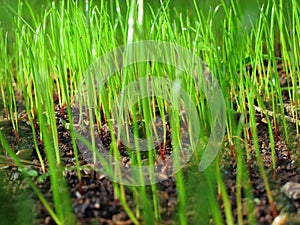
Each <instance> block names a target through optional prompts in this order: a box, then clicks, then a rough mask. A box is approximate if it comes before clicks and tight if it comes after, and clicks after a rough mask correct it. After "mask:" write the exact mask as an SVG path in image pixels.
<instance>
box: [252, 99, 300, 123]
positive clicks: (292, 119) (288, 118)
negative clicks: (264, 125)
mask: <svg viewBox="0 0 300 225" xmlns="http://www.w3.org/2000/svg"><path fill="white" fill-rule="evenodd" d="M247 106H248V104H247ZM248 107H249V106H248ZM253 107H254V110H255V111H256V112H259V113H263V114H265V115H266V114H267V115H268V116H271V117H276V118H278V117H279V118H280V117H281V118H282V117H284V118H285V120H286V121H288V122H290V123H294V124H296V125H298V126H300V121H299V120H296V119H295V118H293V117H290V116H287V115H282V114H280V113H274V112H273V111H271V110H268V109H263V108H261V107H259V106H256V105H254V106H253Z"/></svg>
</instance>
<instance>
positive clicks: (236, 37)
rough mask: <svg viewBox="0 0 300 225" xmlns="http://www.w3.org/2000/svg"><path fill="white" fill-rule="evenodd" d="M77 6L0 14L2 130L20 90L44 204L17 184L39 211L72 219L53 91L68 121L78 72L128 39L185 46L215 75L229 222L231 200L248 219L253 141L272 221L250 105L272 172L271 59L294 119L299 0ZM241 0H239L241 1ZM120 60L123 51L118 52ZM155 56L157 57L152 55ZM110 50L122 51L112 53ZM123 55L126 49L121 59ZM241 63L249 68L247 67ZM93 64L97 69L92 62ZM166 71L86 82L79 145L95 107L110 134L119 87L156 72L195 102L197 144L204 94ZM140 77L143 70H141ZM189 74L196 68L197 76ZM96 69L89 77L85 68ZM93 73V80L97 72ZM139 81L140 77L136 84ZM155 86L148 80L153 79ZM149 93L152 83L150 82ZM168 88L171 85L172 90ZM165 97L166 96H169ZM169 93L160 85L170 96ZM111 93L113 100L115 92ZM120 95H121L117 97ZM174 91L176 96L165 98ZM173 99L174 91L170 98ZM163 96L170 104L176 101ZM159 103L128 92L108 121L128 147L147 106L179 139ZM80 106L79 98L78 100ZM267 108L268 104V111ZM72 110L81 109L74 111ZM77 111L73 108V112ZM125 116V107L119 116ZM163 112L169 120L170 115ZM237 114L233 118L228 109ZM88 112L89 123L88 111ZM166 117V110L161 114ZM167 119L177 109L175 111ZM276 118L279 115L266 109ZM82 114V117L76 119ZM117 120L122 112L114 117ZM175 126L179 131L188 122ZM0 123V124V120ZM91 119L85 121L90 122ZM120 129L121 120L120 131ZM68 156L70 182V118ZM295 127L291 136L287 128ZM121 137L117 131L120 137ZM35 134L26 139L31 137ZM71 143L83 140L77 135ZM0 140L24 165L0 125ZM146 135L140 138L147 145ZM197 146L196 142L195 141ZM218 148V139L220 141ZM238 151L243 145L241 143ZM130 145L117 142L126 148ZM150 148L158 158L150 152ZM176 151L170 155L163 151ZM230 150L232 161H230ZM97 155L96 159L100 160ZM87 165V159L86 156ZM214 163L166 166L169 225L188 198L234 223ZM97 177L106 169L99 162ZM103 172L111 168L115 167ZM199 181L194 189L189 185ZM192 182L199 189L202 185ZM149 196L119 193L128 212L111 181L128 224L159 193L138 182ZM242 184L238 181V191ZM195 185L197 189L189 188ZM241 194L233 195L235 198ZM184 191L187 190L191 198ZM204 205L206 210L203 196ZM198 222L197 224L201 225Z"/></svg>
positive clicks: (150, 216)
mask: <svg viewBox="0 0 300 225" xmlns="http://www.w3.org/2000/svg"><path fill="white" fill-rule="evenodd" d="M78 2H79V1H53V2H51V3H49V4H47V3H43V4H41V5H40V6H39V7H38V10H37V9H34V8H33V6H32V5H31V4H30V1H21V0H19V1H18V2H17V8H15V7H12V6H10V5H8V4H5V5H4V6H3V7H4V8H3V9H2V10H5V12H6V13H7V14H8V15H10V16H11V18H13V23H10V25H9V27H7V26H6V23H3V24H0V32H1V37H0V53H1V57H0V65H1V73H0V76H1V79H0V93H1V100H2V101H3V105H4V108H5V111H6V112H7V118H6V119H7V120H10V121H11V124H12V127H13V131H14V133H15V135H16V137H17V136H18V123H19V119H20V118H18V116H17V115H18V109H17V96H16V94H18V95H20V96H22V99H23V100H24V104H25V107H26V111H27V115H28V120H29V121H30V124H31V126H32V131H33V133H34V134H35V133H36V132H37V130H36V128H37V124H36V123H38V127H39V129H40V130H39V132H40V136H39V137H40V139H35V140H34V143H35V150H36V152H37V155H38V157H39V160H40V164H41V167H42V170H43V171H44V172H46V171H47V170H49V171H51V172H50V180H51V185H52V194H53V202H54V208H52V207H51V206H50V204H49V203H48V202H47V201H46V200H45V198H44V196H43V195H42V194H41V192H40V190H39V189H38V188H37V186H36V185H35V184H34V182H33V181H32V180H31V177H30V176H28V174H26V173H24V175H25V176H26V177H27V180H28V182H29V184H30V185H31V186H32V188H33V190H34V192H35V193H36V194H37V196H38V197H39V199H40V200H41V202H42V203H43V204H44V206H45V208H46V209H47V210H48V212H49V214H50V215H51V216H52V218H53V219H54V221H55V222H56V223H57V224H72V223H73V222H72V221H73V220H74V215H73V213H72V208H71V202H70V199H69V197H68V196H69V193H68V190H67V186H66V184H65V180H64V176H63V172H64V165H63V164H62V163H61V154H60V149H59V145H58V134H57V126H56V118H55V111H54V108H55V104H54V97H57V98H58V101H59V105H60V106H61V107H66V108H67V110H68V114H69V118H70V121H72V108H71V107H72V106H74V104H75V102H76V96H77V93H78V92H79V91H80V88H81V87H82V86H81V84H82V80H84V78H85V74H86V71H87V70H88V69H90V67H89V66H90V65H92V64H93V63H94V62H95V61H96V60H97V59H98V58H99V57H100V56H102V55H104V54H106V53H107V52H108V51H110V50H112V49H114V48H116V47H118V46H119V45H124V44H132V43H133V42H135V41H141V40H154V41H168V42H171V43H174V44H177V45H180V46H183V47H184V48H187V49H189V50H191V51H193V52H194V53H195V54H196V55H198V56H199V57H201V59H202V60H203V61H204V62H205V63H206V64H207V65H208V67H209V69H210V71H211V73H212V74H213V75H214V78H215V79H216V80H217V81H218V83H219V86H220V89H221V90H222V93H223V96H224V99H225V105H226V116H227V119H226V121H224V123H226V134H225V137H224V140H226V141H224V144H223V148H222V151H229V148H230V149H231V150H232V153H233V155H235V157H236V162H237V175H236V179H237V184H239V185H237V190H236V194H237V196H236V201H237V202H236V205H237V207H238V210H237V212H238V218H237V223H238V224H243V219H244V217H243V215H242V211H241V210H239V209H240V208H241V207H242V200H241V199H242V196H244V195H246V196H247V198H248V199H249V202H248V203H247V208H248V210H247V213H248V221H250V222H251V223H252V224H255V220H256V218H255V215H254V214H253V211H251V209H252V208H253V201H251V199H252V197H251V185H250V183H249V175H248V172H247V170H246V169H245V168H246V165H247V160H248V159H247V156H249V154H250V153H249V151H250V150H249V149H248V147H247V145H242V144H241V142H242V143H249V142H250V140H252V141H253V143H254V146H255V152H256V159H257V163H258V166H259V170H260V174H261V176H262V178H263V180H264V184H265V187H266V191H267V195H268V200H269V202H270V205H271V207H272V208H273V215H274V216H276V209H275V207H274V204H273V199H272V194H271V191H270V187H269V182H268V177H267V175H266V172H265V169H264V165H263V162H262V159H261V156H260V146H259V143H258V136H257V130H256V125H255V124H256V121H255V120H256V118H255V114H256V108H255V107H259V108H260V109H261V111H262V113H263V114H264V115H265V116H266V121H267V124H268V128H269V136H270V143H271V145H270V149H271V151H272V156H273V158H272V162H273V169H274V170H275V168H276V160H275V150H274V142H275V140H276V138H277V137H276V135H274V134H275V133H276V132H274V126H275V130H277V127H283V131H284V134H283V135H284V137H285V139H286V141H287V143H288V142H289V134H288V128H287V121H286V117H284V114H285V109H284V102H283V98H282V91H283V90H282V87H281V85H280V79H279V76H278V71H277V69H276V68H277V67H276V65H277V64H278V62H279V61H280V62H282V63H283V67H284V70H285V71H286V74H289V75H290V76H289V79H290V82H289V83H288V84H289V86H288V87H286V89H285V91H288V93H289V96H290V99H291V104H293V107H292V108H293V109H294V111H293V115H294V118H295V119H296V120H297V119H298V114H297V107H294V106H295V105H296V106H297V105H298V102H299V95H298V88H299V84H298V71H299V54H298V52H299V47H300V38H299V35H297V34H299V33H300V30H299V29H300V19H299V14H300V5H299V3H298V1H296V0H291V1H288V2H286V1H283V0H278V1H271V0H266V1H257V2H255V3H253V4H252V3H251V4H250V3H249V4H248V5H246V6H244V5H243V6H242V3H240V2H239V1H234V0H230V1H225V0H220V1H209V3H207V2H206V1H196V0H194V1H193V2H192V1H191V2H190V3H189V6H188V7H189V10H186V11H181V10H180V9H179V8H178V7H176V1H174V2H173V1H161V3H160V4H159V5H152V3H150V2H146V1H143V0H139V1H135V0H131V1H129V0H128V1H126V2H119V1H115V2H111V1H100V3H97V4H96V3H93V2H88V1H86V2H87V3H88V4H87V5H79V4H81V3H78ZM249 2H250V1H249ZM127 54H129V56H130V50H129V53H128V52H127ZM162 54H163V53H162ZM121 56H122V55H121ZM132 57H134V56H132ZM105 66H110V65H105ZM250 67H251V68H252V71H251V70H249V69H247V68H250ZM100 68H102V67H100ZM177 73H178V71H177V70H176V69H175V68H174V67H172V66H170V65H164V64H162V63H157V62H153V63H149V62H147V63H139V64H136V65H131V66H128V67H126V68H123V69H122V70H119V71H116V72H115V73H114V76H112V77H111V78H110V79H109V80H108V81H107V82H106V84H105V85H106V86H105V89H104V91H101V92H100V91H99V89H97V88H96V87H95V85H97V82H96V83H94V82H89V83H88V84H87V86H85V87H86V89H87V90H89V91H91V92H92V95H89V96H98V97H90V99H89V98H87V99H83V101H81V104H87V105H89V104H91V105H92V107H90V113H89V114H88V115H89V116H88V117H89V118H90V127H89V129H90V132H91V137H92V138H91V139H92V140H91V143H90V144H89V143H86V144H87V145H88V146H89V147H90V148H91V149H95V140H94V138H93V137H94V135H93V133H94V125H95V124H96V122H97V128H98V129H100V128H101V126H102V124H101V118H100V117H101V115H100V111H99V109H100V108H101V109H102V110H103V112H104V114H105V118H106V121H107V123H108V125H109V127H110V130H111V132H112V134H113V132H114V124H113V122H112V121H114V120H116V117H117V115H116V114H117V113H115V114H114V107H116V108H117V111H116V112H119V111H120V109H123V108H124V105H130V104H132V103H131V102H128V101H130V98H128V99H126V97H124V96H127V95H128V93H127V91H128V89H126V86H127V85H128V84H129V83H130V82H133V81H136V80H137V79H142V78H147V77H148V76H153V77H158V78H163V79H165V77H167V78H168V80H170V81H176V82H177V83H178V84H179V85H180V86H181V88H182V89H184V91H185V92H186V93H188V94H189V97H190V99H191V101H192V103H193V104H194V105H196V109H197V116H198V118H197V119H199V121H200V124H201V129H203V131H202V130H201V132H200V133H199V135H198V136H199V140H203V142H205V140H207V139H206V137H207V136H209V129H210V127H211V126H212V124H213V121H211V118H210V116H209V115H208V113H207V112H209V108H210V107H209V105H208V104H207V99H206V97H205V95H204V94H203V93H202V91H201V90H200V88H199V84H198V83H197V82H198V80H197V79H191V78H190V76H189V74H185V73H183V74H180V76H178V75H177ZM148 74H150V75H148ZM198 75H199V77H200V76H201V74H198ZM97 76H98V75H97ZM98 79H102V77H98ZM146 80H147V79H146ZM143 85H144V86H142V87H141V91H142V92H143V91H145V93H150V89H149V86H150V84H149V83H147V82H144V83H143ZM155 85H156V86H157V89H159V85H158V84H155ZM152 88H155V87H152ZM173 89H176V87H174V88H173ZM173 92H174V91H173ZM173 92H172V88H171V87H170V93H173ZM120 93H121V95H120ZM129 94H130V93H129ZM174 95H175V97H176V93H175V94H174ZM177 97H178V96H177ZM175 99H177V98H174V99H173V102H172V104H173V106H174V105H176V104H179V102H176V101H175ZM265 102H268V103H269V104H270V105H271V108H272V112H273V116H272V117H271V116H270V115H269V114H270V113H269V114H268V113H267V111H266V106H265ZM170 105H171V104H170V102H168V101H166V100H165V99H163V98H154V97H153V98H145V99H139V101H138V102H137V103H136V104H134V105H133V106H132V107H131V109H129V112H128V113H129V115H130V118H131V119H130V121H122V120H119V121H116V123H117V124H118V127H119V128H121V127H125V133H126V131H128V129H129V125H128V124H130V126H132V127H133V130H134V132H133V133H134V134H135V135H134V140H135V142H134V144H135V146H134V147H135V148H136V149H138V150H139V149H140V146H139V144H138V141H137V139H138V135H137V134H138V133H139V129H138V128H139V124H140V123H141V121H143V122H144V123H145V124H150V122H151V121H155V119H156V117H157V115H158V114H157V111H159V112H160V113H159V114H160V117H161V119H162V120H163V122H164V123H165V122H166V118H165V117H166V116H167V115H170V116H171V117H172V118H173V119H172V121H171V128H172V133H173V134H172V135H173V136H172V141H173V144H174V145H179V146H181V139H180V138H178V137H179V136H180V126H178V124H180V118H181V116H183V115H182V114H181V112H178V111H177V112H173V111H172V107H171V106H170ZM89 106H90V105H89ZM278 106H279V107H278ZM80 108H81V107H80ZM84 113H85V112H82V113H81V114H84ZM126 113H127V112H126ZM172 113H173V114H174V115H173V114H172ZM237 113H239V114H240V115H241V119H240V120H239V121H237V119H236V114H237ZM93 115H95V117H96V121H95V120H94V119H93V118H92V117H93ZM172 115H173V116H172ZM178 115H179V116H178ZM274 115H279V116H274ZM81 116H82V115H81ZM123 118H124V117H123ZM189 121H190V122H189V123H190V124H188V125H187V127H188V130H189V132H194V130H192V129H191V127H192V126H193V125H192V121H191V120H189ZM0 122H1V121H0ZM94 123H95V124H94ZM124 124H127V125H125V126H124ZM144 129H145V130H144V133H145V136H146V137H151V136H154V137H156V138H157V139H158V138H160V137H158V136H159V134H157V133H155V129H152V128H151V126H145V127H144ZM70 132H71V133H72V142H73V146H74V154H75V156H76V161H77V165H78V166H77V168H76V170H77V171H78V176H79V178H80V171H81V168H80V165H79V163H78V160H79V159H78V149H77V147H76V140H78V139H76V132H75V131H74V127H73V126H72V123H70ZM298 132H299V131H298V126H297V134H298ZM166 133H167V130H166V128H164V129H163V135H162V136H163V144H165V143H166ZM126 134H127V133H126ZM34 136H35V137H36V135H34ZM83 139H84V138H81V140H82V141H83V142H86V141H84V140H83ZM0 140H1V143H2V146H3V147H4V149H5V151H6V152H8V154H9V156H10V157H11V158H13V160H14V161H15V163H16V164H17V166H18V167H20V168H22V167H24V165H22V163H21V162H20V160H19V159H18V157H17V156H16V155H15V153H14V152H13V151H12V149H11V148H10V146H9V145H8V144H7V142H6V140H5V137H4V136H3V134H2V133H1V132H0ZM145 140H148V145H149V146H151V145H153V142H151V141H149V140H150V139H145ZM119 141H120V137H118V136H117V137H115V138H114V135H112V143H111V148H110V150H111V152H112V155H113V156H114V157H119V156H118V147H119V146H118V145H119ZM190 142H191V143H190V144H191V145H192V146H193V148H196V149H197V148H200V147H199V143H193V140H190ZM38 143H42V144H43V146H44V148H43V149H44V151H45V154H46V159H47V168H46V166H45V163H44V162H43V159H42V156H41V155H42V154H41V150H40V149H39V147H38ZM206 144H207V143H206ZM226 145H229V147H228V148H227V146H226ZM241 146H243V147H241ZM132 148H133V146H130V148H128V151H130V149H132ZM160 148H161V149H163V146H162V147H160ZM153 154H154V155H155V154H156V156H155V157H157V154H158V153H155V152H154V153H153V152H152V151H149V155H148V158H149V164H150V165H153V164H154V163H155V162H154V161H155V157H153ZM162 154H163V153H162V151H161V152H160V153H159V154H158V156H159V157H163V156H162ZM174 154H176V153H174ZM201 154H202V153H201V150H199V151H198V150H197V151H195V152H194V153H193V156H192V158H193V159H192V161H195V162H194V163H195V165H198V163H199V162H200V160H201ZM131 157H132V162H133V163H135V164H136V165H137V166H139V165H142V163H143V162H142V156H141V155H140V151H136V153H135V154H131ZM233 157H234V156H233ZM100 158H101V156H100ZM95 160H96V157H95ZM220 164H222V162H221V161H219V160H218V158H217V159H216V160H215V161H214V163H213V164H212V165H211V166H210V167H209V168H208V169H206V170H205V171H204V172H201V173H200V172H199V174H198V177H197V178H193V179H192V178H191V177H189V178H188V179H185V178H186V177H185V175H184V172H183V171H182V170H180V171H178V173H176V174H175V175H174V176H175V180H176V186H177V193H178V207H177V210H178V219H179V221H180V224H188V223H189V222H190V220H193V219H194V220H195V221H197V220H196V219H197V218H189V217H188V216H187V212H188V211H189V209H190V208H189V206H188V199H189V196H191V195H194V198H195V199H197V201H196V202H195V203H194V204H197V205H195V206H194V207H195V208H196V211H197V213H196V215H202V216H203V212H205V215H204V216H203V217H202V218H203V220H205V219H207V221H209V220H210V219H211V220H212V221H213V223H214V224H224V223H225V222H226V224H234V218H233V214H232V209H231V205H230V200H229V197H228V193H227V191H226V188H225V184H224V180H223V179H222V176H221V174H220ZM106 169H107V170H108V172H110V173H112V172H114V171H111V167H110V166H109V165H108V166H107V168H106ZM115 170H118V169H116V168H115ZM142 172H143V171H137V173H138V175H137V177H138V178H139V179H140V182H142V183H143V182H145V181H144V178H143V176H142ZM149 174H150V175H149V176H150V178H149V179H150V180H151V179H154V177H152V176H154V175H153V171H152V172H151V171H150V172H149ZM199 182H200V183H202V184H199ZM203 184H204V185H203ZM150 187H151V188H150V189H151V191H150V192H151V193H152V194H150V195H149V191H146V188H145V186H139V187H131V188H130V190H131V191H132V193H133V196H134V197H135V199H134V200H135V204H136V208H135V209H132V208H130V207H129V206H128V205H127V203H126V195H125V191H124V185H123V184H122V183H115V184H114V188H115V193H116V197H117V198H118V199H119V200H120V201H121V203H122V204H123V206H124V208H125V210H126V212H127V213H128V215H129V217H130V219H131V220H132V221H133V222H134V223H135V224H138V223H140V221H141V219H142V218H143V223H145V224H156V223H159V221H160V220H161V213H160V205H159V199H158V197H157V195H156V192H157V189H156V184H155V183H153V184H151V185H150ZM242 187H243V188H242ZM193 190H197V191H193ZM243 191H244V192H245V193H243ZM191 192H192V194H191ZM218 194H219V196H221V198H222V202H223V205H224V214H225V216H223V215H222V211H221V208H220V206H219V203H218ZM204 201H208V205H209V209H207V205H206V204H205V203H203V202H204ZM205 223H206V222H203V224H205Z"/></svg>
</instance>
